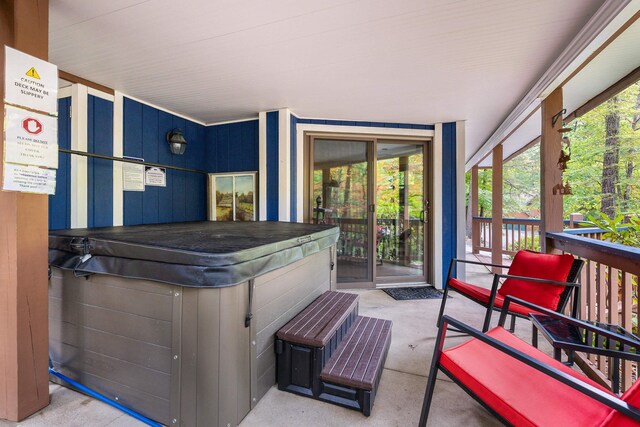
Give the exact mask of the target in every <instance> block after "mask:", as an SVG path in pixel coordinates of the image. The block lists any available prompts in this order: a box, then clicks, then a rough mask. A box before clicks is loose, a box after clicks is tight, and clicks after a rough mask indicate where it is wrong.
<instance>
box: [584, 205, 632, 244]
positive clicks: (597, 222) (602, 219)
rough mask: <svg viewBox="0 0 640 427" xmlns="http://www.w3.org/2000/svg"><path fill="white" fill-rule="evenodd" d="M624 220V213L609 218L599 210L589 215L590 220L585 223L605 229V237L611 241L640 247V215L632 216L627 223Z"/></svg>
mask: <svg viewBox="0 0 640 427" xmlns="http://www.w3.org/2000/svg"><path fill="white" fill-rule="evenodd" d="M623 220H624V215H618V216H616V217H615V218H609V217H608V216H606V215H604V214H602V213H600V212H598V213H596V214H594V215H589V221H585V222H584V223H585V224H588V225H590V226H593V227H597V228H600V229H601V230H604V231H605V232H604V234H603V237H604V238H605V239H606V240H608V241H610V242H614V243H620V244H622V245H627V246H633V247H636V248H640V216H632V217H630V218H629V222H627V223H623Z"/></svg>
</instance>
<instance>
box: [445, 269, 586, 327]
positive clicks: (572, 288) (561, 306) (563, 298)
mask: <svg viewBox="0 0 640 427" xmlns="http://www.w3.org/2000/svg"><path fill="white" fill-rule="evenodd" d="M459 262H462V263H465V264H476V265H482V266H485V267H499V268H505V269H508V268H509V266H506V265H500V264H488V263H484V262H480V261H468V260H464V259H457V258H453V259H452V260H451V262H450V263H449V272H448V274H447V281H446V282H445V283H446V285H445V289H444V295H443V296H442V303H441V304H440V313H439V314H438V323H437V326H439V325H440V321H441V319H442V316H443V314H444V307H445V305H446V304H447V298H448V295H449V288H450V286H449V281H450V280H451V275H452V273H453V269H454V267H455V266H456V264H457V263H459ZM583 266H584V261H583V260H581V259H578V258H576V259H574V260H573V264H572V265H571V270H570V271H569V275H568V277H567V281H566V282H559V281H555V280H546V279H537V278H533V277H523V276H513V275H509V274H501V273H492V274H493V283H492V285H491V293H490V295H489V302H488V303H486V302H484V301H481V300H478V299H475V298H473V297H472V296H470V295H467V294H465V293H462V292H458V294H459V295H462V296H464V297H466V298H469V299H470V300H471V301H474V302H476V303H477V304H479V305H481V306H483V307H486V309H487V313H486V314H485V317H484V322H483V324H482V331H483V332H486V331H488V330H489V324H490V323H491V313H492V312H493V310H495V311H500V308H497V307H495V306H494V305H495V300H496V295H497V294H498V287H499V286H500V285H501V283H502V282H501V279H516V280H526V281H527V282H535V283H539V284H541V285H545V284H547V285H564V286H565V289H564V290H563V291H562V294H560V301H559V302H558V307H557V308H556V311H557V312H558V313H562V312H564V310H565V308H566V306H567V303H568V302H569V297H570V296H571V293H573V304H572V307H571V317H574V318H577V317H578V307H579V306H580V283H578V282H577V280H578V278H579V277H580V271H581V270H582V267H583ZM454 290H455V291H457V290H456V289H454ZM509 314H510V315H511V325H510V327H509V331H510V332H513V331H514V329H515V322H516V317H520V318H522V319H528V318H529V316H528V315H523V314H520V313H516V312H510V313H509Z"/></svg>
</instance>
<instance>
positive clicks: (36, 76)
mask: <svg viewBox="0 0 640 427" xmlns="http://www.w3.org/2000/svg"><path fill="white" fill-rule="evenodd" d="M23 69H24V68H23ZM25 74H26V75H27V76H29V77H33V78H34V79H38V80H40V74H38V72H37V71H36V69H35V67H31V68H30V69H29V71H27V72H26V73H25Z"/></svg>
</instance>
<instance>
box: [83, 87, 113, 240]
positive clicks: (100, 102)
mask: <svg viewBox="0 0 640 427" xmlns="http://www.w3.org/2000/svg"><path fill="white" fill-rule="evenodd" d="M87 151H88V152H89V153H94V154H104V155H106V156H112V155H113V102H111V101H107V100H105V99H102V98H98V97H96V96H93V95H89V99H88V118H87ZM87 181H88V182H87V184H88V185H87V202H88V206H87V226H88V227H90V228H91V227H108V226H112V225H113V162H112V161H111V160H104V159H96V158H91V157H89V158H87Z"/></svg>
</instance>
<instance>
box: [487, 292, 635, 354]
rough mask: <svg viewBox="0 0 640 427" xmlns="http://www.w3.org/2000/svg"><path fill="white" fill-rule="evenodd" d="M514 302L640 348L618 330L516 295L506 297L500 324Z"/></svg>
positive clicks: (502, 323) (501, 324)
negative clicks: (594, 323) (580, 318)
mask: <svg viewBox="0 0 640 427" xmlns="http://www.w3.org/2000/svg"><path fill="white" fill-rule="evenodd" d="M512 302H513V303H515V304H518V305H521V306H523V307H527V308H530V309H532V310H534V311H537V312H540V313H543V314H545V315H547V316H549V317H551V318H553V319H558V320H562V321H563V322H565V323H567V324H569V325H573V326H576V327H579V328H582V329H585V330H587V331H590V332H593V333H594V334H598V335H602V336H604V337H606V338H610V339H612V340H615V341H619V342H620V343H622V344H625V345H628V346H630V347H634V348H637V349H640V342H639V341H636V340H633V339H631V338H629V337H625V336H624V335H620V334H618V333H616V332H613V331H610V330H608V329H604V328H601V327H599V326H596V325H593V324H591V323H588V322H585V321H583V320H579V319H576V318H573V317H571V316H567V315H565V314H562V313H558V312H557V311H553V310H549V309H547V308H544V307H540V306H538V305H536V304H532V303H530V302H528V301H525V300H522V299H520V298H516V297H513V296H507V297H506V298H505V299H504V304H503V305H502V310H501V312H500V320H499V321H498V325H500V326H503V325H504V322H505V321H506V319H507V314H508V312H509V305H510V304H511V303H512ZM620 353H625V352H620ZM629 355H630V356H637V357H640V355H639V354H637V353H629ZM620 357H624V356H623V355H621V356H620Z"/></svg>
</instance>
